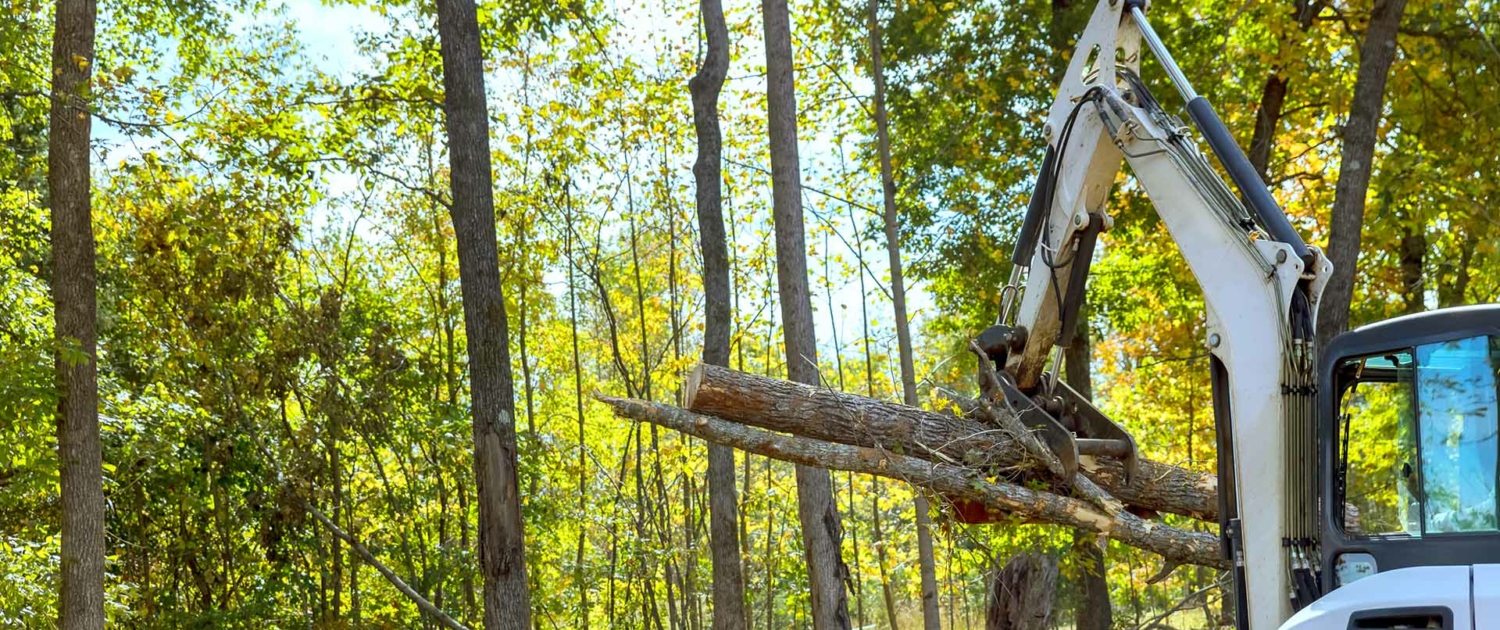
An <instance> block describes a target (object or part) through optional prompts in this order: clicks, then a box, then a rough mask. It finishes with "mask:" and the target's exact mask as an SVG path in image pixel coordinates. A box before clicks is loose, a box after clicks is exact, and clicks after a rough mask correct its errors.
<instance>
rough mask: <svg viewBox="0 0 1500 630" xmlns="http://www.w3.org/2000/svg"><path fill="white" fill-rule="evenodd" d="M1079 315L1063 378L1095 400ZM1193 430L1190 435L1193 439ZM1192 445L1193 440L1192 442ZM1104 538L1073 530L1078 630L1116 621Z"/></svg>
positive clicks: (1103, 628)
mask: <svg viewBox="0 0 1500 630" xmlns="http://www.w3.org/2000/svg"><path fill="white" fill-rule="evenodd" d="M1079 308H1080V309H1082V310H1083V312H1082V313H1081V314H1080V315H1081V316H1080V317H1079V318H1078V334H1077V335H1075V336H1074V338H1073V339H1074V342H1073V346H1072V347H1070V348H1068V349H1067V350H1066V351H1064V353H1063V366H1064V370H1063V371H1064V375H1063V378H1064V379H1065V381H1066V382H1067V384H1068V386H1069V387H1072V388H1073V391H1076V392H1078V393H1079V394H1081V395H1082V396H1083V397H1084V398H1087V399H1093V397H1094V383H1093V366H1092V365H1091V363H1090V362H1091V361H1092V360H1093V339H1091V338H1090V337H1089V325H1088V321H1089V318H1088V311H1087V307H1086V306H1085V305H1080V306H1079ZM1191 435H1192V434H1191V432H1189V436H1190V439H1191ZM1189 444H1191V442H1189ZM1104 544H1105V543H1104V539H1103V538H1102V537H1100V536H1097V535H1095V534H1094V533H1093V532H1087V531H1082V530H1077V529H1075V530H1073V553H1074V554H1076V557H1077V558H1078V563H1079V565H1080V567H1081V569H1082V570H1081V571H1079V572H1078V582H1079V584H1078V586H1079V589H1078V591H1079V595H1080V596H1079V598H1078V608H1077V609H1076V610H1075V611H1074V627H1075V628H1076V629H1077V630H1109V628H1110V625H1111V624H1112V623H1114V616H1113V614H1112V613H1111V611H1110V602H1109V582H1108V580H1106V579H1105V567H1104V549H1103V546H1104Z"/></svg>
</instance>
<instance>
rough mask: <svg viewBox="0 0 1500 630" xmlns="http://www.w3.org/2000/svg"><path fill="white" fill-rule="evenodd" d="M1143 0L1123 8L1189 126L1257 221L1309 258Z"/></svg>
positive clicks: (1131, 0)
mask: <svg viewBox="0 0 1500 630" xmlns="http://www.w3.org/2000/svg"><path fill="white" fill-rule="evenodd" d="M1144 4H1145V3H1144V1H1143V0H1126V2H1125V7H1126V10H1128V11H1129V12H1130V17H1131V18H1133V19H1134V20H1135V24H1136V26H1137V27H1138V28H1139V29H1140V31H1141V38H1142V39H1144V40H1146V45H1147V46H1148V47H1150V48H1151V54H1153V55H1155V56H1156V60H1157V61H1158V62H1160V63H1161V66H1162V68H1163V69H1165V70H1166V71H1167V77H1168V78H1170V79H1171V80H1172V85H1173V86H1175V87H1176V88H1177V92H1178V93H1180V94H1182V100H1184V101H1187V110H1188V117H1190V118H1192V119H1193V126H1195V127H1197V128H1198V131H1199V132H1201V133H1202V134H1203V139H1204V140H1206V141H1207V142H1208V147H1209V149H1211V150H1213V152H1214V155H1215V156H1216V157H1218V158H1219V163H1220V164H1222V165H1224V170H1226V171H1228V172H1229V178H1230V179H1231V180H1234V186H1235V187H1236V188H1238V189H1239V190H1240V194H1241V195H1244V197H1245V201H1246V202H1247V203H1248V204H1249V205H1250V211H1251V212H1252V213H1254V214H1255V218H1256V220H1257V222H1259V223H1260V225H1261V227H1263V228H1265V230H1266V232H1269V233H1270V234H1271V238H1273V239H1275V240H1277V241H1280V242H1282V243H1286V244H1287V245H1290V246H1292V250H1293V252H1294V253H1296V254H1297V257H1298V258H1301V259H1303V260H1305V261H1306V260H1310V259H1311V253H1310V252H1309V251H1308V250H1307V243H1304V242H1303V241H1302V235H1300V234H1298V233H1297V230H1296V228H1293V227H1292V223H1291V222H1290V221H1288V220H1287V218H1286V214H1285V213H1284V212H1282V211H1281V206H1279V205H1277V204H1276V200H1275V199H1273V198H1272V197H1271V193H1270V191H1268V190H1266V186H1265V182H1262V181H1261V179H1260V175H1259V174H1258V173H1256V172H1255V167H1253V166H1251V165H1250V159H1249V158H1246V157H1245V152H1244V151H1241V150H1240V145H1239V144H1238V143H1236V142H1235V141H1234V136H1231V135H1229V129H1228V128H1226V127H1225V126H1224V121H1222V120H1219V115H1218V114H1217V113H1215V112H1214V108H1213V106H1211V105H1209V104H1208V100H1207V99H1205V98H1203V97H1202V96H1198V93H1197V92H1195V91H1194V90H1193V86H1192V85H1191V84H1189V83H1188V81H1187V77H1185V76H1183V74H1182V70H1181V69H1180V68H1178V67H1177V62H1175V61H1173V60H1172V55H1171V53H1168V52H1167V47H1166V45H1164V44H1162V42H1161V39H1160V38H1158V37H1157V36H1156V31H1154V30H1152V29H1151V24H1150V23H1149V22H1147V21H1146V14H1145V13H1144V12H1143V8H1144V6H1143V5H1144Z"/></svg>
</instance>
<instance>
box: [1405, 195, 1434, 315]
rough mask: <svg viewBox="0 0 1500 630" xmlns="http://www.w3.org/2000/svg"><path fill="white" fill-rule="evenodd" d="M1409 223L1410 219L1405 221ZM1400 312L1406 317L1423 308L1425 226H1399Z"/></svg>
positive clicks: (1425, 287) (1424, 289)
mask: <svg viewBox="0 0 1500 630" xmlns="http://www.w3.org/2000/svg"><path fill="white" fill-rule="evenodd" d="M1407 220H1408V221H1410V220H1411V219H1407ZM1399 249H1400V257H1401V260H1400V263H1401V305H1402V308H1401V311H1402V312H1403V313H1405V314H1407V315H1410V314H1412V313H1420V312H1422V310H1423V309H1424V308H1425V305H1424V304H1423V301H1424V300H1423V298H1424V297H1425V295H1426V293H1427V283H1426V281H1425V274H1424V273H1423V272H1424V269H1425V264H1424V263H1425V262H1426V260H1427V231H1426V229H1425V226H1422V225H1417V226H1415V227H1413V226H1412V225H1403V226H1401V245H1400V246H1399Z"/></svg>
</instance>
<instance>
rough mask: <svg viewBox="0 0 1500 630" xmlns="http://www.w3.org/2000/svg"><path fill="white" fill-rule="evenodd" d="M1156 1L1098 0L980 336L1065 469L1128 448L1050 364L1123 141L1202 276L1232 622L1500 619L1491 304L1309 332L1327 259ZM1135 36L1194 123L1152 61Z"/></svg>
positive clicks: (1136, 175)
mask: <svg viewBox="0 0 1500 630" xmlns="http://www.w3.org/2000/svg"><path fill="white" fill-rule="evenodd" d="M1148 9H1149V6H1148V2H1147V1H1146V0H1099V3H1098V5H1097V6H1096V7H1095V9H1094V12H1093V14H1092V17H1091V18H1090V20H1089V22H1088V25H1087V27H1086V28H1085V30H1084V31H1083V34H1082V35H1081V36H1080V38H1079V40H1078V44H1077V49H1076V51H1075V54H1074V55H1073V57H1072V59H1071V61H1070V63H1069V66H1068V69H1067V73H1066V75H1064V77H1063V79H1062V82H1061V85H1060V87H1059V88H1058V91H1057V96H1056V99H1055V101H1054V102H1053V103H1052V105H1051V108H1050V110H1049V111H1048V114H1047V119H1046V123H1045V126H1044V127H1043V136H1044V137H1045V138H1046V140H1047V150H1046V154H1045V156H1044V158H1043V160H1042V163H1041V170H1040V172H1039V173H1038V174H1037V177H1036V180H1035V185H1034V187H1033V189H1032V194H1031V199H1030V204H1029V206H1028V208H1027V211H1026V215H1025V220H1024V222H1023V223H1022V227H1021V230H1020V233H1019V234H1018V235H1017V238H1016V245H1015V250H1014V252H1013V255H1012V262H1013V263H1014V267H1013V271H1012V273H1011V276H1010V279H1009V282H1008V283H1007V285H1006V286H1005V287H1004V288H1003V289H1002V292H1001V300H1000V302H1001V304H1000V315H999V317H998V319H997V323H996V325H995V326H993V327H991V328H989V329H987V330H985V331H984V332H983V333H982V334H981V335H980V337H979V338H978V339H977V341H978V343H979V345H980V346H981V347H982V348H983V349H984V351H985V352H986V353H987V354H988V355H989V358H990V359H992V360H993V361H994V363H995V366H996V368H997V372H998V373H999V374H1000V375H1001V378H1000V380H1001V381H1002V383H1001V388H1002V389H1003V392H1002V393H1003V395H1004V397H1005V398H1006V399H1007V402H1008V403H1009V404H1010V405H1011V406H1012V408H1013V409H1014V410H1015V411H1016V412H1017V413H1018V415H1019V417H1020V418H1021V419H1022V421H1023V422H1024V423H1025V424H1026V425H1027V426H1028V427H1030V428H1031V429H1033V430H1034V431H1035V432H1037V433H1038V434H1039V435H1040V436H1041V437H1042V438H1043V441H1044V442H1045V443H1046V444H1047V445H1048V447H1050V449H1051V450H1052V451H1053V452H1054V453H1056V454H1057V456H1058V459H1059V460H1060V461H1061V462H1062V464H1063V466H1064V467H1065V468H1067V469H1069V471H1070V472H1072V471H1076V470H1077V467H1078V465H1079V460H1080V459H1081V458H1089V457H1117V458H1121V459H1122V460H1123V461H1124V462H1125V463H1126V469H1127V471H1129V470H1133V466H1131V465H1130V464H1133V463H1134V462H1135V460H1136V447H1135V442H1134V440H1133V439H1132V438H1131V437H1130V435H1129V434H1128V433H1127V432H1126V431H1125V430H1124V429H1123V428H1121V427H1120V425H1118V424H1116V423H1115V422H1113V421H1112V420H1110V419H1109V418H1108V417H1107V416H1105V415H1104V414H1103V413H1101V412H1100V411H1099V410H1098V409H1096V408H1095V407H1094V406H1093V405H1091V404H1090V403H1089V401H1088V400H1087V399H1086V398H1084V397H1083V396H1080V395H1079V394H1078V393H1077V392H1076V391H1074V390H1073V389H1071V388H1070V387H1068V385H1067V384H1066V383H1063V382H1061V379H1059V378H1057V377H1056V375H1058V374H1060V371H1059V368H1060V367H1061V360H1062V357H1063V354H1064V353H1063V351H1064V349H1065V348H1067V347H1068V346H1069V345H1070V344H1073V343H1075V339H1074V336H1075V332H1074V331H1075V330H1076V323H1077V318H1078V317H1079V310H1080V306H1081V303H1082V301H1083V296H1084V288H1085V283H1086V281H1087V278H1088V270H1089V265H1090V261H1091V259H1092V258H1093V254H1094V249H1095V245H1096V243H1097V242H1098V239H1099V235H1100V233H1101V232H1105V231H1107V230H1109V229H1110V227H1111V224H1112V223H1113V220H1112V218H1111V216H1110V214H1109V212H1108V201H1109V198H1110V194H1111V190H1112V189H1113V188H1114V185H1115V180H1116V176H1117V175H1118V173H1119V171H1120V168H1121V166H1122V164H1128V165H1129V167H1130V173H1131V175H1133V179H1134V182H1135V184H1136V185H1137V186H1138V187H1139V188H1140V189H1142V190H1143V191H1144V192H1145V194H1146V195H1147V196H1148V197H1149V198H1150V201H1151V202H1152V205H1153V206H1154V208H1155V211H1156V213H1157V215H1158V216H1159V217H1160V219H1161V223H1162V225H1163V226H1164V227H1165V229H1166V230H1167V232H1168V233H1169V234H1170V236H1171V237H1172V239H1173V240H1174V241H1175V243H1176V244H1177V247H1178V249H1179V250H1180V251H1181V255H1182V258H1183V260H1184V261H1185V262H1186V263H1187V265H1188V267H1189V268H1190V269H1191V271H1192V274H1193V276H1194V277H1195V278H1196V280H1197V282H1198V284H1199V285H1200V286H1201V288H1202V291H1203V298H1204V304H1205V305H1206V310H1207V313H1206V316H1207V319H1206V324H1207V325H1206V335H1205V339H1204V340H1203V341H1204V343H1205V345H1206V346H1207V352H1208V354H1209V360H1208V362H1207V363H1208V364H1209V370H1210V382H1211V384H1212V390H1213V403H1212V404H1213V412H1214V419H1215V431H1216V435H1217V446H1218V473H1219V476H1218V478H1219V502H1220V510H1219V527H1220V540H1221V548H1222V552H1223V554H1224V556H1225V558H1226V559H1227V560H1228V561H1229V564H1230V565H1231V566H1232V570H1231V571H1230V574H1231V577H1232V583H1233V588H1232V598H1233V603H1234V605H1235V610H1236V615H1235V623H1236V624H1237V627H1238V628H1239V629H1240V630H1245V629H1251V630H1268V629H1271V628H1276V627H1281V628H1284V629H1288V630H1293V629H1295V630H1334V629H1338V630H1346V629H1351V630H1352V629H1385V628H1436V629H1443V630H1458V629H1460V628H1462V629H1465V630H1485V629H1486V628H1487V627H1488V628H1496V627H1500V518H1497V508H1496V485H1497V462H1496V459H1497V457H1496V456H1497V452H1500V449H1497V443H1500V438H1497V433H1500V423H1497V413H1500V403H1497V400H1496V398H1497V382H1500V375H1497V369H1500V304H1490V305H1473V306H1463V307H1455V308H1448V309H1441V310H1436V311H1431V312H1426V313H1421V314H1416V315H1409V316H1404V317H1398V318H1395V319H1391V320H1387V321H1383V322H1379V323H1376V324H1371V325H1368V326H1364V327H1362V328H1359V329H1356V330H1353V331H1349V332H1345V333H1342V334H1341V335H1339V336H1338V337H1336V338H1334V339H1333V341H1332V342H1331V343H1330V344H1329V345H1328V347H1326V348H1316V347H1314V346H1315V338H1316V335H1315V334H1314V332H1315V325H1316V321H1317V314H1318V306H1319V303H1320V300H1321V297H1322V293H1323V289H1324V287H1325V286H1326V284H1327V283H1328V280H1329V277H1330V275H1331V274H1332V272H1333V266H1332V265H1331V264H1330V263H1329V261H1328V258H1327V257H1325V256H1324V254H1323V252H1322V251H1320V250H1319V248H1318V247H1316V246H1313V245H1309V244H1307V243H1305V242H1304V241H1303V239H1302V237H1301V236H1300V235H1299V234H1298V232H1297V230H1296V228H1295V227H1294V226H1293V225H1292V223H1291V222H1290V221H1289V220H1288V218H1287V216H1286V215H1285V213H1283V211H1282V210H1281V208H1280V207H1279V206H1278V204H1277V202H1276V200H1275V198H1274V197H1273V196H1272V195H1271V194H1270V191H1268V190H1267V188H1266V185H1265V184H1264V182H1263V181H1262V180H1261V178H1260V176H1259V175H1258V173H1257V172H1256V171H1255V169H1254V168H1253V167H1252V166H1251V164H1250V162H1249V160H1248V159H1247V158H1246V157H1245V154H1244V152H1243V151H1242V150H1241V149H1240V147H1239V146H1238V145H1237V144H1236V143H1235V140H1234V138H1233V137H1232V136H1231V135H1230V133H1229V131H1228V130H1227V129H1226V127H1225V125H1224V123H1223V122H1222V121H1221V120H1220V118H1219V116H1218V115H1217V114H1216V113H1215V112H1214V110H1213V108H1212V106H1211V105H1210V104H1209V102H1208V101H1207V100H1206V99H1204V98H1203V97H1202V96H1200V95H1198V94H1197V93H1196V92H1195V91H1194V89H1193V87H1192V85H1191V84H1190V83H1189V82H1188V80H1187V78H1186V77H1185V76H1184V75H1183V73H1182V71H1181V69H1180V68H1179V67H1178V66H1177V64H1176V62H1175V61H1174V60H1173V59H1172V56H1171V54H1170V52H1169V51H1168V50H1167V48H1166V46H1165V45H1163V43H1162V41H1161V39H1160V38H1159V37H1158V36H1157V34H1156V32H1155V31H1154V30H1152V28H1151V25H1150V23H1149V22H1148V21H1147V19H1146V13H1147V11H1148ZM1142 43H1144V44H1145V46H1146V48H1147V49H1148V50H1149V52H1150V53H1151V55H1152V56H1153V57H1154V58H1155V60H1156V62H1157V66H1159V68H1160V69H1161V70H1162V71H1164V72H1165V74H1166V76H1167V78H1168V79H1169V80H1170V83H1171V85H1172V86H1174V87H1175V88H1176V91H1177V92H1178V93H1179V95H1180V96H1181V97H1182V99H1183V101H1185V103H1186V111H1187V114H1188V118H1189V119H1190V123H1191V124H1185V123H1184V122H1182V121H1181V120H1180V119H1179V118H1177V117H1175V116H1174V115H1172V114H1169V113H1168V112H1167V111H1166V109H1164V108H1163V107H1162V105H1161V103H1160V102H1159V101H1157V99H1156V98H1155V97H1154V96H1153V95H1152V94H1151V92H1150V91H1149V90H1148V89H1147V86H1146V83H1145V82H1143V81H1142V80H1141V77H1140V71H1141V60H1142V53H1143V50H1142V47H1141V44H1142ZM1200 138H1201V141H1202V142H1203V143H1204V144H1206V145H1207V147H1208V149H1209V152H1210V153H1212V154H1213V156H1214V157H1215V158H1216V159H1217V161H1218V163H1219V165H1220V166H1221V167H1222V169H1223V171H1224V172H1225V173H1226V174H1227V175H1228V176H1229V179H1230V180H1231V181H1232V182H1233V184H1234V187H1233V188H1231V187H1230V186H1229V184H1227V183H1225V181H1224V179H1223V178H1221V177H1220V175H1219V172H1218V171H1217V170H1216V169H1215V168H1214V167H1213V165H1212V164H1211V163H1210V162H1209V160H1208V158H1207V157H1206V154H1205V153H1203V152H1202V151H1201V150H1200V147H1199V142H1200V140H1199V139H1200ZM1068 478H1071V477H1068Z"/></svg>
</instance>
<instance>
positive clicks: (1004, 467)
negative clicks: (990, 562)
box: [683, 365, 1218, 521]
mask: <svg viewBox="0 0 1500 630" xmlns="http://www.w3.org/2000/svg"><path fill="white" fill-rule="evenodd" d="M683 406H684V407H685V408H687V409H688V410H691V411H694V412H696V413H701V414H705V415H712V416H716V417H719V418H723V419H725V420H729V421H731V422H736V423H740V424H745V425H749V426H754V427H759V428H762V429H769V430H771V431H782V432H786V433H793V434H796V435H799V436H802V437H808V438H813V439H817V440H825V441H830V442H838V443H842V444H851V445H855V446H867V447H875V446H880V447H883V448H885V449H887V450H890V451H893V452H897V453H902V454H905V455H912V456H916V457H919V458H922V459H928V460H932V461H939V462H944V463H949V464H956V465H960V466H965V467H968V468H972V469H975V470H984V471H987V472H996V473H1013V474H1019V473H1025V472H1031V473H1036V474H1042V473H1044V471H1041V470H1039V466H1038V465H1037V464H1036V463H1035V462H1032V461H1031V459H1032V458H1031V455H1030V453H1029V452H1028V451H1027V449H1026V447H1024V446H1023V445H1022V444H1021V443H1020V441H1019V440H1016V439H1014V437H1013V436H1010V435H1008V434H1006V433H1005V432H1004V431H1002V430H999V429H996V428H995V427H992V426H989V425H986V424H983V423H981V422H979V421H978V420H972V419H969V418H964V417H958V416H953V415H948V414H941V413H934V412H929V411H923V410H921V409H915V408H912V407H908V406H905V405H898V404H895V403H890V402H885V401H880V400H875V399H872V398H866V397H863V396H858V395H854V394H846V393H842V392H835V391H831V390H827V389H823V388H818V387H811V386H807V385H801V384H798V383H790V382H787V381H782V380H778V379H773V378H766V377H763V376H755V375H751V374H745V373H743V372H736V371H734V370H730V369H727V368H720V367H716V366H707V365H705V366H700V367H699V368H697V369H696V370H694V371H693V373H692V374H691V375H690V376H689V377H688V385H687V388H686V389H685V390H684V393H683ZM1089 460H1090V458H1088V457H1085V458H1082V459H1081V462H1080V463H1081V466H1080V468H1081V469H1082V470H1083V472H1084V474H1085V475H1086V476H1087V477H1088V478H1089V479H1092V480H1094V482H1095V483H1097V484H1099V485H1100V486H1101V487H1103V488H1104V489H1105V490H1107V491H1109V493H1110V494H1111V495H1113V496H1114V497H1115V498H1117V499H1119V500H1120V501H1122V502H1124V503H1126V504H1127V505H1131V506H1135V507H1137V508H1143V509H1147V510H1152V511H1156V512H1170V513H1173V514H1181V515H1184V516H1190V517H1193V518H1197V519H1201V520H1206V521H1214V520H1215V519H1217V518H1218V480H1217V479H1216V478H1215V477H1214V476H1213V475H1211V474H1206V473H1201V472H1196V471H1191V470H1186V469H1183V468H1178V467H1176V466H1172V465H1169V464H1163V463H1160V462H1155V461H1152V460H1147V459H1142V460H1140V461H1139V462H1138V464H1137V471H1136V473H1137V474H1136V476H1135V478H1133V479H1131V480H1130V482H1129V483H1126V482H1125V468H1124V466H1123V465H1122V464H1120V463H1119V462H1117V461H1115V460H1114V459H1112V458H1094V459H1093V461H1089Z"/></svg>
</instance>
